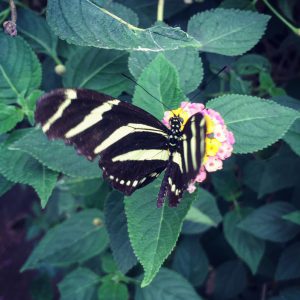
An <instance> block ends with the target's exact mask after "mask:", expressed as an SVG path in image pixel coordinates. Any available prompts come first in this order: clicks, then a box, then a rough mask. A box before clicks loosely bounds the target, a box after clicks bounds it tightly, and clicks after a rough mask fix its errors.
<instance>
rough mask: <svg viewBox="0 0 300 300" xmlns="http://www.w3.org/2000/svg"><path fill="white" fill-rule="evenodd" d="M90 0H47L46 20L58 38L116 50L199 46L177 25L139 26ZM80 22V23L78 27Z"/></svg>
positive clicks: (157, 49) (158, 49)
mask: <svg viewBox="0 0 300 300" xmlns="http://www.w3.org/2000/svg"><path fill="white" fill-rule="evenodd" d="M106 3H109V2H108V1H107V2H106V1H105V2H104V1H101V6H100V5H97V4H95V3H93V2H92V1H90V0H79V1H77V2H76V3H73V5H71V6H70V5H69V3H67V2H65V1H64V0H50V1H48V7H47V21H48V23H49V25H50V27H51V28H52V30H53V31H54V32H55V34H57V35H58V36H59V37H60V38H61V39H63V40H67V41H68V42H69V43H72V44H76V45H79V46H93V47H97V48H110V49H117V50H138V51H164V50H171V49H178V48H182V47H190V46H193V47H199V46H200V44H199V42H198V41H196V40H195V39H194V38H192V37H190V36H189V35H188V34H187V33H185V32H184V31H182V30H180V29H179V28H172V27H166V26H165V25H164V26H162V25H156V26H153V27H151V28H148V29H142V28H138V27H136V26H134V25H135V24H130V23H129V22H127V21H126V20H124V18H123V19H122V16H121V15H120V13H119V9H116V10H115V11H113V10H112V7H111V6H109V5H108V6H107V5H104V4H106ZM78 24H80V26H78Z"/></svg>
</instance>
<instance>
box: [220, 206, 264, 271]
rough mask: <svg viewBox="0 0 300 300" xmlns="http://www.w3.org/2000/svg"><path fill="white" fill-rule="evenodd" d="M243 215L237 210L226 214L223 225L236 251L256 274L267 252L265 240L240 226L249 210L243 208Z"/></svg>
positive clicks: (226, 236) (226, 235) (228, 239)
mask: <svg viewBox="0 0 300 300" xmlns="http://www.w3.org/2000/svg"><path fill="white" fill-rule="evenodd" d="M240 213H242V215H239V214H238V213H237V212H236V211H232V212H229V213H227V214H226V215H225V218H224V222H223V226H224V235H225V238H226V240H227V241H228V243H229V244H230V246H231V247H232V248H233V250H234V252H235V253H236V254H237V255H238V256H239V257H240V258H241V259H242V260H243V261H245V263H246V264H247V265H248V266H249V268H250V269H251V271H252V273H253V274H255V273H256V271H257V269H258V266H259V264H260V261H261V259H262V257H263V254H264V252H265V242H264V241H263V240H260V239H258V238H256V237H254V236H253V235H252V234H250V233H247V232H245V231H243V230H241V229H240V228H238V224H239V222H241V221H242V220H243V218H244V217H245V216H244V215H245V214H247V213H248V211H245V210H243V211H242V212H240Z"/></svg>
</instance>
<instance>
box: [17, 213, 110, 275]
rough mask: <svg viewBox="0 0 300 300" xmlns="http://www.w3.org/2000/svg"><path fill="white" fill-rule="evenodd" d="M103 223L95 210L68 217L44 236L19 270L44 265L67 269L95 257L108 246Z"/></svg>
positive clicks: (101, 217) (100, 215)
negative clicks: (65, 267)
mask: <svg viewBox="0 0 300 300" xmlns="http://www.w3.org/2000/svg"><path fill="white" fill-rule="evenodd" d="M96 220H97V222H96ZM99 222H100V223H99ZM101 222H102V224H101ZM103 222H104V220H103V214H102V212H101V211H99V210H97V209H86V210H84V211H82V212H79V213H77V214H74V215H72V216H71V217H70V218H69V219H67V220H66V221H64V222H62V223H61V224H58V225H56V226H55V227H53V228H51V229H50V230H49V231H48V232H47V233H46V235H45V236H44V237H43V238H42V240H41V241H40V242H39V244H38V245H37V246H36V247H35V249H34V250H33V252H32V253H31V255H30V256H29V258H28V259H27V261H26V263H25V264H24V266H23V267H22V269H21V271H24V270H29V269H36V268H38V267H41V266H43V265H44V264H49V265H52V266H68V265H70V264H73V263H77V262H83V261H85V260H87V259H89V258H91V257H93V256H95V255H98V254H99V253H101V252H102V251H103V250H104V249H105V248H106V247H107V244H108V236H107V233H106V230H105V227H104V226H103Z"/></svg>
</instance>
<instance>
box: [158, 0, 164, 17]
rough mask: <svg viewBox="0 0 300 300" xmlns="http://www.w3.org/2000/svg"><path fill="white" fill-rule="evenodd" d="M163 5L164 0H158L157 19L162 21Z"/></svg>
mask: <svg viewBox="0 0 300 300" xmlns="http://www.w3.org/2000/svg"><path fill="white" fill-rule="evenodd" d="M164 7H165V0H158V5H157V21H163V20H164Z"/></svg>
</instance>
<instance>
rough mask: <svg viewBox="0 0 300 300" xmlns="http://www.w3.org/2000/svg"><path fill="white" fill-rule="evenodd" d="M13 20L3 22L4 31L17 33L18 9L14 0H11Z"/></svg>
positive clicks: (11, 33) (12, 34) (14, 34)
mask: <svg viewBox="0 0 300 300" xmlns="http://www.w3.org/2000/svg"><path fill="white" fill-rule="evenodd" d="M9 6H10V14H11V20H9V21H5V22H4V23H3V28H4V32H5V33H7V34H9V35H10V36H16V35H17V33H18V32H17V10H16V5H15V2H14V0H9Z"/></svg>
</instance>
